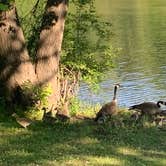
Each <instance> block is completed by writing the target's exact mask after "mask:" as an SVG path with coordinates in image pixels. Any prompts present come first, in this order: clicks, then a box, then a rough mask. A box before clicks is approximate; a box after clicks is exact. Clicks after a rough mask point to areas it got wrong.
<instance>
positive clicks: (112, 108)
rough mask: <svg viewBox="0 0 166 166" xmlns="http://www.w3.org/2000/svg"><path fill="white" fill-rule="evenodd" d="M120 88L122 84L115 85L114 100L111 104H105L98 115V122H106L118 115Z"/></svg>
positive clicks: (96, 119)
mask: <svg viewBox="0 0 166 166" xmlns="http://www.w3.org/2000/svg"><path fill="white" fill-rule="evenodd" d="M119 87H120V84H115V86H114V96H113V99H112V101H111V102H109V103H106V104H104V105H103V106H102V108H101V109H100V110H99V112H98V113H97V114H96V118H95V121H96V122H104V121H105V120H106V119H107V118H109V117H111V116H112V115H113V114H116V113H117V90H118V88H119Z"/></svg>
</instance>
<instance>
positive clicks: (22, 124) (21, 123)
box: [12, 113, 32, 128]
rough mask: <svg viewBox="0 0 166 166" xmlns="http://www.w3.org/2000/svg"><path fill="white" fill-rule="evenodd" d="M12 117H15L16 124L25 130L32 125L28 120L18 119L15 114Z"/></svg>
mask: <svg viewBox="0 0 166 166" xmlns="http://www.w3.org/2000/svg"><path fill="white" fill-rule="evenodd" d="M12 116H13V117H15V119H16V121H17V123H18V124H20V125H21V126H22V127H24V128H26V127H27V126H29V125H30V124H31V123H32V120H30V119H28V118H20V117H18V115H17V114H16V113H14V114H13V115H12Z"/></svg>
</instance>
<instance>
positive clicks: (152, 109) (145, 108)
mask: <svg viewBox="0 0 166 166" xmlns="http://www.w3.org/2000/svg"><path fill="white" fill-rule="evenodd" d="M161 104H162V105H166V102H164V101H158V102H157V103H154V102H144V103H141V104H137V105H133V106H130V107H129V110H136V111H138V112H141V116H142V115H157V114H160V112H161V111H162V110H161V109H160V107H161Z"/></svg>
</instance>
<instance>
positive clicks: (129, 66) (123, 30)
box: [79, 0, 166, 107]
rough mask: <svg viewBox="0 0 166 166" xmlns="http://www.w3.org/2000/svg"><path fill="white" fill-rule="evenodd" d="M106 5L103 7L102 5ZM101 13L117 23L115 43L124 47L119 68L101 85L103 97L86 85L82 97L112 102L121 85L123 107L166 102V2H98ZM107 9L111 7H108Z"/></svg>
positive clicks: (133, 0)
mask: <svg viewBox="0 0 166 166" xmlns="http://www.w3.org/2000/svg"><path fill="white" fill-rule="evenodd" d="M101 3H102V5H101ZM96 5H97V10H98V11H99V14H100V15H102V16H103V17H104V18H105V19H107V20H108V19H109V20H110V21H111V22H112V23H113V25H114V26H113V31H114V32H115V34H116V36H115V38H114V39H113V40H114V41H113V43H114V45H115V46H116V47H120V48H122V50H123V51H122V54H121V55H120V56H119V57H118V58H117V62H116V63H117V68H116V69H114V70H113V71H111V72H110V73H109V76H108V78H107V80H105V81H103V82H102V83H101V85H100V86H101V91H100V92H99V94H92V93H91V92H90V91H89V90H88V87H87V85H85V84H83V85H82V86H81V89H80V93H79V97H80V98H81V99H82V100H84V101H87V102H90V103H104V102H108V101H110V100H111V99H112V95H113V94H112V93H113V84H114V83H116V82H120V83H122V84H123V88H121V89H120V91H119V94H118V97H119V104H120V106H122V107H123V106H125V107H128V106H129V105H132V104H135V103H140V102H143V101H157V100H159V99H163V100H166V57H165V54H166V21H165V17H166V12H164V11H166V1H164V0H158V1H155V0H151V1H148V0H125V1H124V0H118V1H117V0H103V1H102V2H101V1H99V0H97V4H96ZM104 6H107V8H105V9H104V10H103V8H104Z"/></svg>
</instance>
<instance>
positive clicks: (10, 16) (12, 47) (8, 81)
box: [0, 5, 36, 99]
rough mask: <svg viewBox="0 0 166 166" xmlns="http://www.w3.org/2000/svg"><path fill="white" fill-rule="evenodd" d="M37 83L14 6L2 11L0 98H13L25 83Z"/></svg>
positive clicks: (0, 26) (0, 19) (0, 17)
mask: <svg viewBox="0 0 166 166" xmlns="http://www.w3.org/2000/svg"><path fill="white" fill-rule="evenodd" d="M27 80H28V81H31V82H32V83H34V82H35V81H36V76H35V70H34V67H33V65H32V63H31V61H30V58H29V55H28V51H27V48H26V45H25V39H24V35H23V31H22V29H21V27H20V24H19V20H18V16H17V11H16V8H15V6H14V5H12V6H10V8H9V10H7V11H0V96H3V97H7V99H9V98H11V94H12V91H13V90H14V89H15V88H16V87H17V86H20V85H22V84H23V83H24V82H25V81H27Z"/></svg>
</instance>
